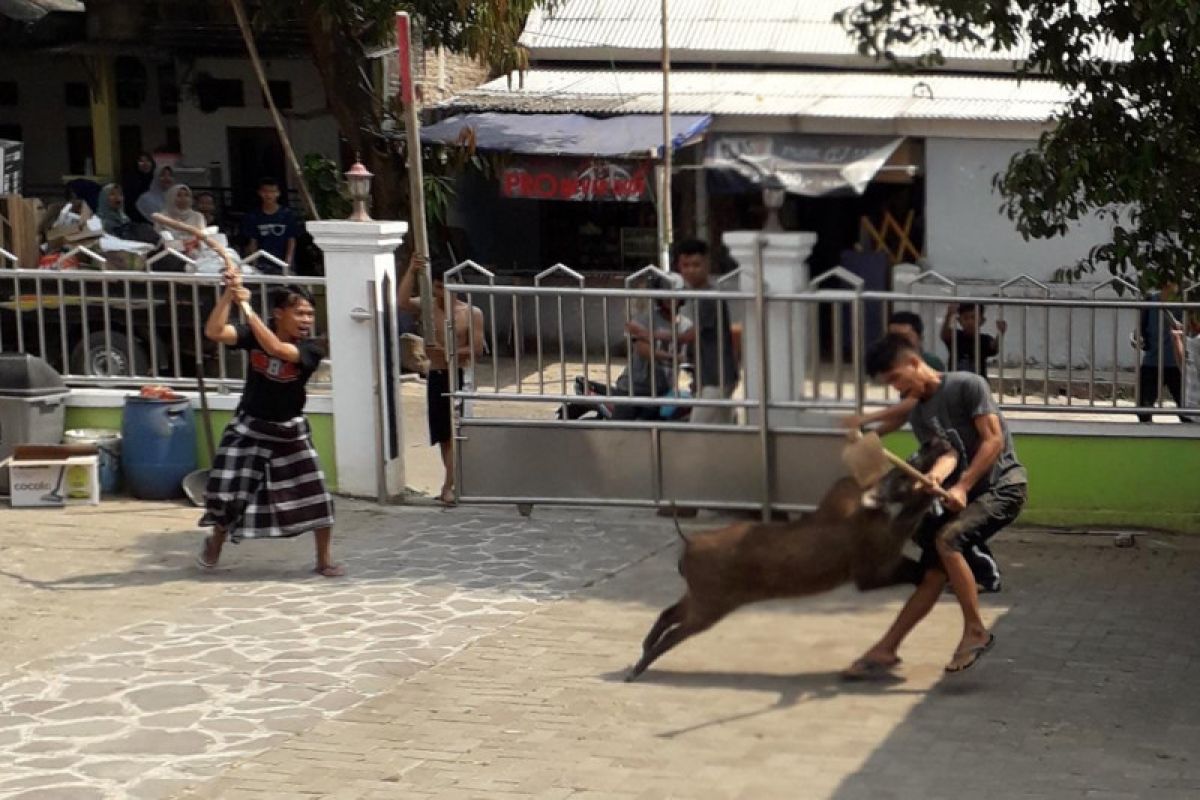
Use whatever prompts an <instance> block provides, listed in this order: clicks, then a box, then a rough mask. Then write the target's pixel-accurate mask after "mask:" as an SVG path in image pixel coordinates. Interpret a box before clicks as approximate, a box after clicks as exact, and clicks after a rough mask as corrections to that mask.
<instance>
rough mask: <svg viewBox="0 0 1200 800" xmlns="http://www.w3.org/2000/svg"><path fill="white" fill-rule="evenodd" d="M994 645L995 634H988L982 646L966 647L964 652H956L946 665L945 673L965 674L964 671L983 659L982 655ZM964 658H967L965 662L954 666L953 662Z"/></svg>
mask: <svg viewBox="0 0 1200 800" xmlns="http://www.w3.org/2000/svg"><path fill="white" fill-rule="evenodd" d="M994 644H996V636H995V634H991V633H989V634H988V638H987V641H986V642H984V643H983V644H977V645H975V646H973V647H968V648H966V649H965V650H959V651H957V652H956V653H955V654H954V657H953V658H952V659H951V660H950V663H949V664H947V665H946V672H965V671H966V670H969V669H970V668H971V667H973V666H975V664H976V663H977V662H978V661H979V659H981V658H983V654H984V653H986V652H987V651H988V650H991V649H992V645H994ZM964 656H966V657H967V660H966V661H965V662H963V663H962V664H958V665H957V666H956V665H955V663H954V662H955V661H957V660H958V659H960V658H963V657H964Z"/></svg>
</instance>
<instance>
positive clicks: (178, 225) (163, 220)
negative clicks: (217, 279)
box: [150, 213, 254, 317]
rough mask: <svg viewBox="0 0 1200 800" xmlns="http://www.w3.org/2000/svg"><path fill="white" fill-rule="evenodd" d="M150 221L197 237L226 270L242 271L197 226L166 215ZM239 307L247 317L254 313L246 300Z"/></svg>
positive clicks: (226, 253) (155, 217)
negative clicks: (214, 254) (218, 258)
mask: <svg viewBox="0 0 1200 800" xmlns="http://www.w3.org/2000/svg"><path fill="white" fill-rule="evenodd" d="M150 219H152V220H153V221H154V222H157V223H158V224H159V225H162V226H163V227H164V228H171V229H172V230H176V231H179V232H180V233H187V234H191V235H192V236H195V237H196V238H197V239H199V240H200V241H201V242H203V243H204V244H206V245H207V246H208V247H209V248H211V249H212V250H214V251H216V253H217V255H219V256H220V257H221V260H222V261H224V262H225V268H226V269H229V270H233V271H234V272H238V273H240V272H241V271H242V268H241V267H240V266H239V265H238V263H237V262H236V261H234V260H233V256H231V255H229V251H228V250H226V249H225V248H224V247H223V246H222V245H221V243H220V242H218V241H217V239H216V237H214V236H212V235H211V234H209V233H207V232H205V231H204V230H203V229H202V228H197V227H196V226H195V225H188V224H187V223H186V222H180V221H179V220H177V219H175V218H174V217H168V216H167V215H166V214H158V213H155V214H151V215H150ZM238 306H239V307H240V308H241V309H242V313H243V314H245V315H246V316H247V317H249V316H250V315H252V314H253V313H254V309H253V308H251V307H250V304H249V303H248V302H246V301H245V300H242V301H240V302H239V303H238Z"/></svg>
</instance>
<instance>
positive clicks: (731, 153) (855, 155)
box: [704, 134, 917, 197]
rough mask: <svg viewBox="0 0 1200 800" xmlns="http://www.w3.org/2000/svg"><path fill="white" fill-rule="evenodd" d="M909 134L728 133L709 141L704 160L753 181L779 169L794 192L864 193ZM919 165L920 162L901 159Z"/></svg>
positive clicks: (811, 195) (903, 166) (817, 195)
mask: <svg viewBox="0 0 1200 800" xmlns="http://www.w3.org/2000/svg"><path fill="white" fill-rule="evenodd" d="M903 141H904V138H903V137H899V138H896V137H889V136H815V135H806V134H722V135H720V136H715V137H713V138H711V139H709V141H708V152H707V154H706V155H705V158H704V166H705V167H706V168H709V169H716V170H728V171H732V172H736V173H737V174H738V175H740V176H741V177H742V178H745V179H746V180H749V181H751V182H752V183H756V184H757V183H760V182H761V180H762V177H763V176H764V175H767V174H770V173H772V172H773V173H775V174H777V175H778V176H779V177H780V178H781V179H782V180H783V182H784V185H785V186H786V187H787V190H788V191H789V192H791V193H792V194H799V195H804V196H806V197H820V196H822V195H827V194H833V193H835V192H845V191H853V192H854V193H855V194H862V193H863V192H864V191H866V189H867V184H869V183H870V182H871V181H872V180H873V179H874V178H875V175H876V174H877V173H878V172H879V170H880V169H882V168H883V165H884V164H886V163H887V162H888V160H889V159H890V158H891V157H892V154H893V153H895V152H896V149H897V148H898V147H900V144H901V143H902V142H903ZM901 168H902V169H905V168H907V169H911V170H912V171H914V172H915V171H916V169H917V165H915V164H911V165H901Z"/></svg>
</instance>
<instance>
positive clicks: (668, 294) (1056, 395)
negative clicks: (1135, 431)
mask: <svg viewBox="0 0 1200 800" xmlns="http://www.w3.org/2000/svg"><path fill="white" fill-rule="evenodd" d="M662 274H663V273H661V272H659V270H657V269H656V268H654V267H648V268H646V269H644V270H642V271H640V272H638V273H635V274H634V275H632V276H630V277H629V279H628V280H627V281H626V285H625V287H624V288H589V287H587V285H586V279H585V278H584V276H582V275H580V274H579V273H576V272H574V271H573V270H570V269H569V268H567V267H565V266H563V265H556V266H555V267H552V268H551V269H549V270H546V271H545V272H543V273H542V274H540V275H539V276H538V277H537V280H536V281H535V285H534V286H523V287H518V286H511V285H500V284H498V283H497V282H496V280H495V276H494V275H493V274H492V273H490V272H488V271H487V270H485V269H483V268H482V267H479V266H478V265H476V264H474V263H472V262H466V263H465V264H463V265H461V266H459V267H458V268H456V269H455V270H453V271H452V272H451V273H450V274H449V276H448V281H449V283H448V284H447V289H446V291H447V301H449V299H450V298H451V297H452V296H455V295H457V296H458V297H459V298H460V299H462V300H464V301H465V302H467V303H469V304H471V305H475V306H478V307H479V308H480V309H481V310H482V311H483V313H484V317H485V320H486V322H485V331H484V335H485V337H486V338H487V339H488V340H489V343H490V344H491V348H490V351H489V352H488V355H487V356H486V357H484V358H480V359H475V358H472V359H470V360H469V365H468V370H467V375H468V376H469V379H468V384H467V385H465V386H455V387H454V396H455V397H457V398H459V399H462V400H466V401H469V405H470V407H472V408H473V410H474V413H477V414H480V415H485V416H489V417H491V418H492V419H498V418H502V417H505V416H508V417H510V418H513V419H528V418H537V417H551V416H553V415H554V411H556V410H560V409H559V407H560V406H564V407H565V405H566V404H570V406H572V407H573V408H575V409H579V408H583V407H591V408H595V409H598V410H599V409H603V412H598V413H606V414H608V415H610V416H613V417H616V418H618V419H623V420H625V421H630V422H638V421H652V422H659V421H664V417H663V416H662V415H657V414H655V413H653V410H654V409H656V408H659V409H661V408H664V407H666V408H675V407H679V406H681V405H686V406H687V407H690V408H703V407H716V408H724V409H727V410H728V412H730V413H736V414H737V416H738V417H739V418H740V419H741V420H742V421H744V422H751V421H753V420H754V419H756V418H757V417H758V415H759V414H763V413H765V414H768V415H770V416H772V417H775V416H778V417H779V418H780V419H781V420H783V422H781V423H780V424H782V425H784V426H787V425H789V424H799V423H798V422H795V420H799V419H802V418H803V415H805V414H808V413H810V412H815V411H823V412H840V413H850V412H854V411H858V410H861V409H862V408H863V407H864V406H867V405H880V404H884V403H888V402H891V401H892V400H894V396H893V393H892V392H891V390H890V389H888V388H887V387H884V386H879V385H874V384H872V383H871V382H870V381H869V380H868V379H867V378H866V376H865V372H864V363H863V362H864V353H865V350H866V348H867V346H868V345H869V344H870V341H869V339H870V338H873V337H874V336H877V335H880V334H882V333H883V332H884V331H885V330H886V321H887V319H888V318H889V316H890V315H891V314H892V313H893V312H894V311H896V310H901V309H911V310H916V311H918V312H919V313H920V315H921V316H922V318H923V321H924V327H925V335H924V340H923V344H924V346H925V348H926V349H927V350H928V351H930V352H935V353H936V354H938V355H939V356H941V357H942V358H943V359H944V360H945V361H946V363H947V364H949V365H951V367H953V366H954V365H958V366H959V368H963V369H970V370H972V371H976V372H980V373H981V374H985V375H986V377H987V378H988V379H989V381H990V383H991V385H992V387H993V391H994V393H995V395H996V397H997V400H998V402H999V404H1000V406H1001V408H1002V409H1004V410H1005V411H1008V412H1013V413H1017V414H1036V415H1038V416H1051V417H1055V418H1061V417H1062V416H1063V415H1071V414H1082V415H1089V417H1088V418H1089V419H1101V418H1102V417H1103V418H1104V419H1106V420H1112V421H1131V416H1132V415H1138V416H1139V417H1146V418H1149V416H1150V415H1153V414H1156V413H1157V414H1159V415H1163V414H1173V413H1175V411H1174V409H1175V408H1176V407H1177V406H1176V405H1172V404H1171V403H1170V402H1169V401H1174V402H1175V403H1176V404H1178V406H1180V407H1182V409H1183V410H1188V409H1197V410H1200V397H1180V396H1179V395H1180V392H1179V388H1180V387H1181V386H1183V385H1186V383H1187V380H1186V376H1187V372H1188V370H1195V369H1197V368H1198V367H1200V365H1198V364H1196V363H1195V359H1194V358H1192V356H1191V355H1190V354H1189V353H1186V352H1185V354H1184V358H1183V359H1182V360H1181V362H1180V363H1179V369H1177V370H1176V369H1173V368H1172V366H1171V364H1172V363H1174V357H1173V355H1168V356H1165V357H1164V358H1160V359H1158V360H1157V361H1154V362H1149V361H1147V356H1146V352H1147V351H1145V350H1142V349H1138V348H1137V347H1135V346H1132V345H1133V344H1135V342H1131V336H1132V335H1134V334H1136V332H1137V331H1138V330H1139V329H1140V328H1141V327H1142V326H1141V323H1142V321H1143V320H1144V319H1145V318H1147V317H1149V318H1151V319H1153V320H1158V321H1159V322H1160V323H1161V324H1159V325H1158V326H1157V338H1156V341H1155V342H1151V343H1143V344H1144V345H1145V344H1148V345H1149V346H1150V347H1151V348H1152V349H1151V351H1150V352H1158V353H1163V354H1166V353H1168V352H1170V353H1173V352H1174V346H1175V344H1174V341H1173V337H1172V335H1171V330H1172V328H1173V327H1176V326H1178V327H1180V328H1185V329H1190V328H1188V326H1190V325H1191V324H1192V322H1193V320H1195V321H1200V303H1197V302H1182V301H1180V302H1168V303H1162V302H1156V301H1151V300H1147V299H1144V298H1142V297H1141V296H1140V295H1138V294H1137V293H1136V291H1135V290H1134V289H1133V287H1132V286H1130V285H1128V284H1126V283H1124V282H1123V281H1121V280H1120V279H1113V280H1110V281H1108V282H1106V283H1102V284H1100V285H1098V286H1093V287H1090V288H1084V289H1080V288H1078V287H1051V286H1048V285H1046V284H1043V283H1041V282H1038V281H1036V280H1033V279H1032V278H1028V277H1027V276H1021V277H1019V278H1017V279H1014V280H1011V281H1007V282H1005V283H1004V284H1001V285H999V286H997V287H995V288H994V289H992V290H991V291H986V290H985V291H980V290H979V289H978V288H975V289H971V290H970V291H968V289H969V288H970V287H963V286H960V285H958V284H956V283H954V282H953V281H950V280H948V279H945V278H943V277H942V276H940V275H937V274H936V273H925V274H924V275H922V276H920V277H919V278H918V281H917V282H916V283H915V284H914V285H913V286H912V287H911V290H910V291H909V292H868V291H863V290H862V288H861V287H862V284H861V281H859V280H858V279H857V278H856V277H855V276H854V275H853V274H851V273H849V272H848V271H846V270H842V269H840V268H839V269H835V270H832V271H830V272H828V273H825V274H824V275H820V276H817V277H816V278H814V279H813V280H812V282H811V284H810V290H809V291H806V292H801V293H792V294H779V293H769V292H765V291H764V294H763V296H762V297H761V298H760V297H759V296H758V295H757V293H756V291H755V286H754V283H755V282H754V280H753V276H752V275H751V274H750V273H743V272H742V271H740V270H739V271H738V273H735V274H733V275H730V276H725V277H723V278H721V279H720V280H719V281H717V285H716V286H715V287H714V288H713V289H709V290H699V291H697V290H663V289H651V288H647V287H646V286H645V283H646V281H647V279H650V278H656V277H661V276H662ZM552 283H557V284H560V285H549V284H552ZM563 284H565V285H563ZM734 284H739V285H737V286H735V285H734ZM931 286H936V287H937V288H935V289H933V290H931ZM835 287H837V288H835ZM1194 288H1195V287H1192V289H1194ZM1192 289H1189V290H1188V291H1189V292H1190V291H1192ZM1030 293H1032V294H1035V295H1036V296H1028V295H1029V294H1030ZM1056 293H1058V294H1067V293H1069V294H1070V295H1071V296H1055V294H1056ZM1184 296H1185V297H1188V296H1189V295H1188V294H1186V293H1185V295H1184ZM716 297H719V298H720V299H721V300H723V301H724V302H723V303H719V304H716V305H717V307H718V308H719V312H718V315H717V321H716V325H717V331H716V340H717V341H720V340H721V338H722V337H724V336H725V335H726V334H727V333H729V332H731V330H732V329H733V328H735V327H737V328H741V331H740V332H741V337H740V338H741V341H742V350H743V352H742V363H741V365H740V366H739V365H733V366H732V368H733V369H734V370H735V375H737V376H738V377H740V378H741V383H742V386H743V388H742V390H740V391H738V392H735V393H733V394H731V395H728V396H719V395H718V396H712V395H711V394H710V393H706V396H705V397H699V396H698V395H699V386H698V384H697V386H696V387H694V388H695V391H694V392H689V391H688V387H687V384H688V383H689V382H690V379H689V378H688V375H687V374H686V373H687V371H686V370H684V369H682V367H683V365H684V364H685V363H691V364H696V363H704V362H705V359H706V356H705V354H704V352H703V346H701V348H700V352H697V347H696V346H695V345H692V346H690V347H683V346H681V343H680V337H681V336H684V335H685V332H686V330H687V324H688V323H690V322H694V321H695V319H696V309H697V308H698V306H697V303H701V302H706V301H707V302H711V301H712V300H713V299H714V298H716ZM951 303H953V304H955V305H957V304H960V303H961V304H967V305H968V306H972V305H976V306H978V307H979V308H981V309H984V311H985V313H986V314H987V315H989V316H991V317H993V318H994V321H991V320H989V321H986V322H985V324H984V325H982V326H980V327H979V328H977V329H975V330H974V331H973V332H971V333H966V334H964V335H962V336H951V337H950V344H949V347H946V346H945V345H944V344H943V343H942V341H941V336H940V334H941V329H942V324H943V320H944V313H945V309H946V306H947V305H948V304H951ZM659 304H676V305H680V306H682V311H681V314H682V316H684V317H686V318H687V319H688V323H683V324H680V325H672V324H670V323H664V328H663V332H662V333H661V334H660V336H661V339H660V341H659V344H660V345H661V349H660V348H655V349H654V350H652V351H651V354H650V358H649V359H648V361H649V364H650V369H649V377H650V381H649V382H650V386H649V387H645V386H643V387H641V388H640V389H635V386H634V382H633V381H629V380H625V381H620V386H619V388H617V389H615V390H614V391H613V393H612V394H607V395H606V394H584V395H580V394H577V393H575V385H576V381H575V378H577V377H578V378H581V379H586V380H590V381H594V382H596V383H597V384H599V386H597V387H593V388H596V389H599V388H601V387H612V386H614V385H615V384H617V383H618V380H617V378H618V376H620V375H621V374H622V372H624V371H625V370H626V368H627V367H628V366H629V358H628V355H627V354H628V353H629V352H631V350H632V348H633V345H634V342H633V340H632V337H631V336H630V335H629V333H628V330H627V329H626V328H627V323H629V322H631V321H634V320H637V319H639V318H641V319H642V321H644V318H645V316H646V315H647V313H649V309H652V308H654V307H655V306H657V305H659ZM756 308H758V309H761V313H756V311H755V309H756ZM753 320H761V323H762V324H761V330H759V327H760V326H759V324H758V323H757V322H752V323H750V324H743V323H744V322H745V321H753ZM996 323H999V325H997V324H996ZM449 326H450V330H449V333H450V334H451V335H453V333H454V330H453V324H452V322H451V323H450V324H449ZM952 329H953V324H952ZM1001 329H1003V331H1002V330H1001ZM613 331H623V332H622V333H620V334H617V335H616V336H614V335H613V333H612V332H613ZM501 332H505V333H506V334H507V335H506V336H501V335H500V334H501ZM596 332H601V335H600V336H599V337H597V336H596V335H595V333H596ZM474 336H475V332H474V331H473V330H471V331H468V332H467V337H466V338H467V340H468V341H467V343H468V344H470V345H472V346H471V347H470V348H469V349H470V350H471V351H472V352H475V350H476V348H475V347H474V344H475V342H474V338H473V337H474ZM988 337H994V339H995V348H996V355H995V356H992V357H986V356H985V353H986V352H987V349H988V348H987V347H986V345H987V344H988ZM685 338H686V336H685ZM1134 338H1136V337H1134ZM762 339H766V347H765V349H763V350H761V351H760V350H759V349H758V344H757V342H758V341H761V340H762ZM706 341H707V340H706ZM504 343H506V344H507V348H505V347H502V344H504ZM1155 347H1157V350H1154V348H1155ZM964 349H965V350H966V351H967V352H960V350H964ZM1186 349H1187V348H1185V350H1186ZM1197 349H1200V348H1197ZM1193 352H1194V351H1193ZM666 353H670V354H674V355H672V356H670V357H666V358H665V357H664V354H666ZM506 358H507V360H506ZM759 364H766V365H767V368H766V369H764V370H763V373H764V374H760V373H759V366H758V365H759ZM659 366H665V367H666V369H665V370H662V369H655V367H659ZM727 366H728V365H723V364H722V365H720V369H721V370H722V371H723V370H725V369H726V368H727ZM664 374H665V375H666V376H667V377H666V385H665V386H662V385H659V384H660V383H661V382H662V376H663V375H664ZM452 377H453V376H452ZM734 382H737V381H736V380H735V381H734ZM760 387H761V388H760ZM681 395H682V396H681ZM628 409H635V411H632V412H631V411H629V410H628ZM797 415H800V416H797ZM1185 416H1186V415H1185ZM1198 416H1200V415H1198ZM789 419H790V420H792V421H793V422H788V421H787V420H789Z"/></svg>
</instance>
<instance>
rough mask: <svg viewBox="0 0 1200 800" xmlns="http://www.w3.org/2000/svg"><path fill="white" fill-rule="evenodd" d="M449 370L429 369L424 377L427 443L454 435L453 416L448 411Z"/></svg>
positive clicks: (438, 441) (460, 382) (459, 377)
mask: <svg viewBox="0 0 1200 800" xmlns="http://www.w3.org/2000/svg"><path fill="white" fill-rule="evenodd" d="M462 380H463V374H462V370H459V371H458V385H459V388H461V387H462ZM449 393H450V371H449V370H445V369H431V370H429V374H428V375H427V376H426V378H425V410H426V414H427V416H428V417H429V443H430V444H441V443H442V442H448V441H450V437H451V436H453V435H454V417H453V414H451V413H450V401H451V399H450V398H449V397H447V396H446V395H448V394H449Z"/></svg>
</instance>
